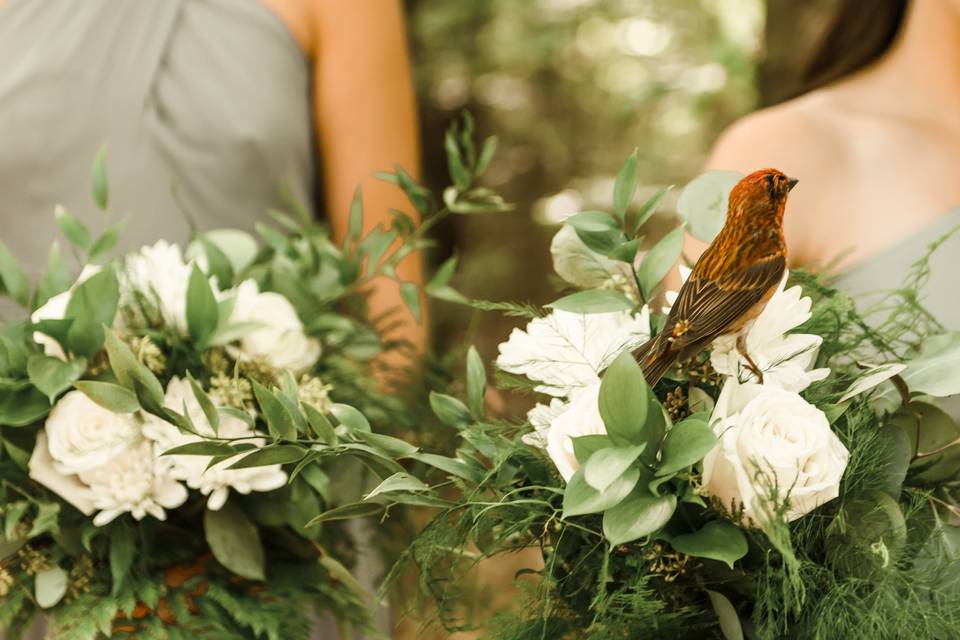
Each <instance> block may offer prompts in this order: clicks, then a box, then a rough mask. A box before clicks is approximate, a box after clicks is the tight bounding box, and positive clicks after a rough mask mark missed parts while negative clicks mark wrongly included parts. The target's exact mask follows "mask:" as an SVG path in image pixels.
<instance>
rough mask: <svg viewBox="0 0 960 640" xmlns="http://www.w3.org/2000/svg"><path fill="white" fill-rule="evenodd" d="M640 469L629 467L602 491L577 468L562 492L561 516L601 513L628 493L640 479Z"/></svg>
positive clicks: (582, 470)
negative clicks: (591, 483) (592, 484)
mask: <svg viewBox="0 0 960 640" xmlns="http://www.w3.org/2000/svg"><path fill="white" fill-rule="evenodd" d="M640 475H641V473H640V469H639V468H637V467H630V468H629V469H627V470H626V471H625V472H624V473H623V474H622V475H620V476H619V477H618V478H617V479H616V480H614V481H613V482H612V483H610V485H609V486H608V487H607V488H606V489H604V490H603V491H597V490H596V489H594V488H593V487H591V486H590V485H589V484H587V481H586V479H585V478H584V469H583V467H581V468H580V469H577V471H576V473H574V474H573V476H571V478H570V480H569V482H567V488H566V490H565V491H564V493H563V517H564V518H570V517H573V516H579V515H584V514H587V513H602V512H604V511H606V510H607V509H610V508H611V507H614V506H616V505H617V504H619V503H620V502H621V501H622V500H623V499H624V498H626V497H627V496H628V495H630V492H631V491H633V488H634V487H635V486H636V485H637V482H638V481H639V480H640Z"/></svg>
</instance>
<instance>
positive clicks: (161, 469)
mask: <svg viewBox="0 0 960 640" xmlns="http://www.w3.org/2000/svg"><path fill="white" fill-rule="evenodd" d="M159 454H160V452H159V451H157V449H156V445H155V444H154V443H153V442H151V441H150V440H147V439H141V440H140V441H139V442H138V443H137V444H135V445H134V446H132V447H130V448H129V449H127V450H126V451H124V452H123V453H121V454H119V455H118V456H116V457H115V458H114V459H113V460H111V461H109V462H108V463H107V464H105V465H103V466H101V467H97V468H94V469H89V470H87V471H83V472H81V473H79V474H78V478H79V479H80V481H81V482H83V483H84V484H85V485H87V486H88V487H89V488H90V495H91V496H92V497H93V506H94V508H95V509H97V510H98V511H99V513H98V514H97V515H96V516H95V517H94V518H93V524H94V525H96V526H98V527H102V526H103V525H105V524H107V523H109V522H111V521H112V520H113V519H114V518H116V517H117V516H119V515H122V514H124V513H129V514H130V515H132V516H133V517H134V518H135V519H137V520H142V519H143V518H144V517H145V516H147V515H151V516H153V517H154V518H156V519H157V520H164V519H166V512H165V511H164V509H175V508H177V507H179V506H180V505H182V504H183V503H184V502H186V500H187V490H186V489H185V488H184V486H183V485H182V484H180V483H179V482H177V480H176V479H175V478H174V477H173V475H172V474H171V473H170V467H169V463H168V462H167V461H165V460H164V459H162V458H160V457H159Z"/></svg>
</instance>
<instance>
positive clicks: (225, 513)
mask: <svg viewBox="0 0 960 640" xmlns="http://www.w3.org/2000/svg"><path fill="white" fill-rule="evenodd" d="M203 531H204V534H205V535H206V539H207V544H209V545H210V551H212V552H213V557H214V558H216V559H217V562H219V563H220V564H222V565H223V566H224V567H226V568H227V569H229V570H230V571H232V572H233V573H235V574H237V575H238V576H240V577H241V578H246V579H248V580H264V579H265V576H264V555H263V546H262V545H261V544H260V534H259V533H258V532H257V528H256V527H255V526H254V524H253V523H252V522H250V519H249V518H247V515H246V514H245V513H244V512H243V511H241V510H240V508H239V507H238V506H237V505H236V504H235V503H234V502H231V501H228V502H227V503H226V504H225V505H223V507H221V508H220V509H219V510H218V511H211V510H210V509H207V510H206V511H205V512H204V514H203Z"/></svg>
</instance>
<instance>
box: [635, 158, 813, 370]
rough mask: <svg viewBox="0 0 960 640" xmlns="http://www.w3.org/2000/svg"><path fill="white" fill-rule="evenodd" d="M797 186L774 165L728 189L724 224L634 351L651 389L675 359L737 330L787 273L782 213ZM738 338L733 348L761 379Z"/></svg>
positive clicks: (692, 353) (742, 336)
mask: <svg viewBox="0 0 960 640" xmlns="http://www.w3.org/2000/svg"><path fill="white" fill-rule="evenodd" d="M796 184H797V180H796V179H794V178H788V177H787V176H786V175H784V174H783V173H781V172H780V171H777V170H776V169H762V170H760V171H755V172H753V173H751V174H750V175H748V176H746V177H745V178H743V179H742V180H741V181H740V182H738V183H737V184H736V186H734V188H733V190H732V191H731V192H730V201H729V204H728V207H727V220H726V222H725V223H724V225H723V229H721V230H720V233H719V234H718V235H717V237H716V238H714V240H713V242H712V243H711V244H710V246H709V247H708V248H707V250H706V251H705V252H704V253H703V255H701V256H700V259H699V260H697V264H696V265H695V266H694V268H693V272H692V273H691V274H690V277H689V278H688V279H687V281H686V282H684V283H683V286H682V287H680V291H679V293H678V295H677V300H676V302H675V303H674V304H673V307H672V308H671V309H670V313H669V314H668V315H667V321H666V323H665V324H664V325H663V329H661V331H660V333H658V334H657V335H656V336H654V337H653V338H651V339H650V340H649V341H648V342H647V343H646V344H644V345H643V346H641V347H640V348H639V349H637V351H636V352H635V353H634V355H635V357H636V359H637V362H638V363H639V364H640V367H641V368H642V369H643V375H644V377H645V378H646V380H647V384H649V385H650V386H651V387H652V386H653V385H655V384H656V383H657V382H658V381H659V380H660V378H662V377H663V374H664V373H666V372H667V370H668V369H669V368H670V367H671V366H673V364H674V363H675V362H678V361H684V360H687V359H689V358H692V357H694V356H696V355H697V354H699V353H700V352H701V351H703V349H705V348H706V347H707V346H708V345H709V344H710V343H711V342H713V340H714V339H715V338H717V337H719V336H722V335H727V334H733V333H738V332H740V331H741V329H743V328H744V325H746V324H747V323H748V322H750V321H751V320H753V319H754V318H756V317H757V316H758V315H759V314H760V312H761V311H763V308H764V307H765V306H766V304H767V301H769V300H770V297H771V296H772V295H773V293H774V292H775V291H776V290H777V285H779V284H780V280H781V279H782V278H783V274H784V273H785V271H786V264H787V244H786V241H785V240H784V237H783V210H784V207H785V206H786V204H787V194H789V193H790V190H791V189H793V187H794V186H795V185H796ZM744 337H745V336H744V335H743V333H741V334H740V336H739V337H738V339H737V349H738V350H739V351H740V353H741V355H742V356H743V357H744V359H745V360H746V361H747V362H748V366H749V368H750V370H751V371H752V372H753V373H754V374H755V375H756V376H757V378H758V379H759V380H760V381H761V382H762V381H763V373H762V372H761V371H760V370H759V368H758V367H757V366H756V364H755V363H754V362H753V360H752V359H751V358H750V355H749V354H748V353H747V352H746V344H745V340H744Z"/></svg>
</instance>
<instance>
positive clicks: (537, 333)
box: [497, 307, 650, 397]
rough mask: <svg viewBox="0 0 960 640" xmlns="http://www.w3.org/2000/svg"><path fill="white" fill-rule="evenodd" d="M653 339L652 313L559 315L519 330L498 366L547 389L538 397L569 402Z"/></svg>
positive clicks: (504, 348)
mask: <svg viewBox="0 0 960 640" xmlns="http://www.w3.org/2000/svg"><path fill="white" fill-rule="evenodd" d="M649 338H650V312H649V310H648V309H647V307H643V309H642V311H641V312H640V313H639V314H637V315H636V316H634V315H633V314H631V313H630V312H627V311H615V312H612V313H590V314H581V313H571V312H568V311H560V310H555V311H553V312H552V313H550V315H548V316H546V317H544V318H536V319H534V320H531V321H530V324H528V325H527V327H526V330H520V329H514V330H513V332H512V333H511V334H510V338H509V339H508V340H507V341H506V342H504V343H502V344H501V345H500V355H499V357H498V358H497V366H498V367H500V368H501V369H503V370H504V371H508V372H510V373H516V374H520V375H524V376H526V377H528V378H530V379H531V380H534V381H536V382H540V383H542V384H541V385H540V386H538V387H537V391H540V392H542V393H547V394H549V395H552V396H558V397H566V396H569V395H570V394H571V393H572V392H573V391H575V390H577V389H581V388H583V387H587V386H590V385H592V384H596V383H597V382H599V381H600V373H601V372H602V371H603V370H604V369H606V368H607V367H608V366H609V365H610V363H611V362H613V361H614V360H615V359H616V358H617V356H619V355H620V354H621V353H623V352H624V351H628V350H631V349H635V348H637V347H638V346H640V345H641V344H643V343H644V342H646V341H647V340H648V339H649Z"/></svg>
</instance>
